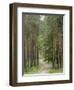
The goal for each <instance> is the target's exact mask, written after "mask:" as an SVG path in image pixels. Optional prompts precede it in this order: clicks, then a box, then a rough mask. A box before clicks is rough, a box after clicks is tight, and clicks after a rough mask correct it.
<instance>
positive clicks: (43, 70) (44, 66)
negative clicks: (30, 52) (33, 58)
mask: <svg viewBox="0 0 74 90" xmlns="http://www.w3.org/2000/svg"><path fill="white" fill-rule="evenodd" d="M39 64H40V65H39V66H40V73H41V74H42V73H48V72H49V70H50V69H51V68H52V64H51V63H48V62H46V61H44V60H43V59H40V61H39Z"/></svg>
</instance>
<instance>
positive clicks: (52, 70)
mask: <svg viewBox="0 0 74 90" xmlns="http://www.w3.org/2000/svg"><path fill="white" fill-rule="evenodd" d="M48 72H49V73H62V72H63V69H50V70H49V71H48Z"/></svg>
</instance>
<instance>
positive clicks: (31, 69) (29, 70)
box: [25, 66, 39, 74]
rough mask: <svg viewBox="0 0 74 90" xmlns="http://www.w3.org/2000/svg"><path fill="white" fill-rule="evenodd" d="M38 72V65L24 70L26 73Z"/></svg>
mask: <svg viewBox="0 0 74 90" xmlns="http://www.w3.org/2000/svg"><path fill="white" fill-rule="evenodd" d="M38 72H39V67H36V66H32V67H31V68H30V69H28V70H27V72H25V73H26V74H35V73H38Z"/></svg>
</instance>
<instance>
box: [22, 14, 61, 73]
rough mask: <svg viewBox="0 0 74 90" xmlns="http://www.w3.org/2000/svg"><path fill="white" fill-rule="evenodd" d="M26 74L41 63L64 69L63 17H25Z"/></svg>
mask: <svg viewBox="0 0 74 90" xmlns="http://www.w3.org/2000/svg"><path fill="white" fill-rule="evenodd" d="M24 57H25V58H24V60H25V62H24V66H25V72H27V71H29V69H31V68H32V67H34V68H35V67H37V68H39V61H40V59H41V58H42V59H43V61H44V62H48V63H51V64H52V68H53V69H62V68H63V15H30V14H27V15H24Z"/></svg>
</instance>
